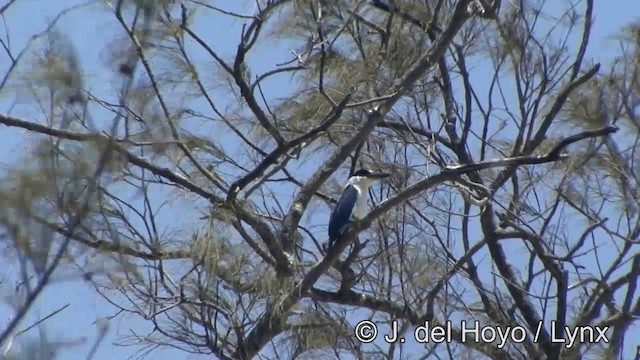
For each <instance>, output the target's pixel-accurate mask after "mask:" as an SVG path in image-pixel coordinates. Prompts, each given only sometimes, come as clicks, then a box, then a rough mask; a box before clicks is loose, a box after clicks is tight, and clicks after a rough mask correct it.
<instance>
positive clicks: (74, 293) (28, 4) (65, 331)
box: [0, 0, 640, 360]
mask: <svg viewBox="0 0 640 360" xmlns="http://www.w3.org/2000/svg"><path fill="white" fill-rule="evenodd" d="M82 3H83V2H79V1H72V0H59V1H47V0H19V1H18V3H17V4H16V5H14V6H13V8H11V9H10V11H9V12H8V14H7V18H6V23H7V28H8V29H9V31H10V33H9V35H10V38H11V41H12V50H13V51H16V52H17V51H19V50H20V49H22V47H23V46H24V44H25V43H26V41H27V40H28V39H29V38H30V37H31V36H32V35H34V34H35V33H37V32H40V31H42V30H43V29H45V27H46V26H47V24H48V22H49V21H50V20H51V19H53V18H54V17H55V16H56V15H57V14H58V13H59V12H60V11H62V10H64V9H67V8H69V7H71V6H75V5H78V4H82ZM92 3H94V4H95V3H96V2H92ZM97 3H99V2H97ZM220 3H225V5H224V6H225V7H227V6H228V5H227V4H229V3H232V2H231V1H228V0H227V1H220ZM251 3H252V2H251V1H239V2H238V9H239V10H240V11H241V12H243V13H251V11H252V5H250V4H251ZM243 6H244V8H242V7H243ZM98 8H99V6H96V5H91V6H88V7H86V8H82V9H78V10H76V11H73V12H70V13H69V14H68V15H66V16H65V17H64V19H63V21H61V22H60V24H59V26H57V27H56V29H57V30H58V31H60V32H62V33H64V34H66V35H68V36H69V37H70V39H71V40H72V42H73V44H74V45H75V47H76V49H77V51H78V55H79V57H80V59H81V64H82V66H83V70H84V73H85V75H86V83H87V84H88V87H89V88H90V90H91V91H93V92H95V93H96V94H97V96H98V97H100V96H105V97H108V98H111V99H113V98H114V95H113V91H114V89H117V88H118V86H119V85H118V84H114V83H113V80H112V79H113V77H112V68H111V69H110V68H109V65H110V64H109V63H108V61H107V59H108V56H107V50H106V48H105V47H106V46H105V44H109V43H110V42H111V41H112V34H113V32H114V31H116V30H117V24H116V22H115V21H114V18H113V16H112V15H110V14H109V13H108V12H107V11H105V10H104V8H103V10H99V9H98ZM594 14H595V23H594V28H593V35H592V40H591V42H590V48H589V51H588V54H587V58H593V59H594V60H596V61H601V62H603V63H605V64H606V61H607V60H608V59H610V58H611V57H612V56H613V55H614V54H615V53H616V51H617V50H618V48H617V44H616V43H614V42H611V39H610V36H611V35H615V32H616V31H617V30H618V29H619V28H620V26H622V25H624V24H627V23H629V22H630V21H632V20H633V19H635V18H637V17H638V16H639V14H640V2H637V1H633V0H627V1H619V0H614V1H607V2H605V1H596V4H595V10H594ZM196 24H197V25H195V26H194V27H195V29H194V30H195V32H197V33H202V34H205V36H207V37H209V38H210V39H212V40H211V41H212V42H214V43H215V44H216V48H217V49H218V50H221V52H222V53H223V54H224V55H231V54H233V52H234V51H235V46H236V44H237V38H238V37H237V36H236V34H237V33H238V32H239V30H240V28H241V23H240V22H234V21H229V20H227V19H226V18H223V17H219V16H217V17H216V16H213V17H212V18H211V19H210V20H208V21H200V22H198V23H196ZM230 34H233V35H230ZM289 58H290V54H289V47H288V46H287V44H286V42H282V41H281V42H279V43H278V44H277V45H275V46H273V45H270V46H269V47H263V48H258V49H257V50H255V52H254V54H253V56H252V57H251V58H250V64H251V69H252V73H253V74H259V73H263V72H265V71H268V70H269V69H272V68H274V67H275V65H276V64H277V63H281V62H283V61H284V60H288V59H289ZM198 59H206V58H205V55H204V54H202V53H200V55H196V59H194V62H196V63H198ZM207 61H209V60H208V59H207ZM6 67H7V59H6V58H5V57H4V55H1V56H0V71H4V69H5V68H6ZM277 79H278V80H276V81H273V82H271V83H269V84H268V86H269V87H270V89H276V93H273V92H271V93H272V96H274V97H277V96H278V95H283V94H285V93H286V89H287V88H288V87H290V86H291V85H290V84H289V83H288V78H287V77H286V76H285V77H279V78H277ZM477 81H482V78H481V76H479V77H478V79H477ZM278 82H281V83H278ZM279 88H280V89H282V93H281V94H277V89H279ZM14 90H15V89H14ZM0 112H2V113H9V112H10V113H11V115H13V116H18V117H25V118H32V117H34V116H35V117H36V118H38V116H39V115H38V111H37V109H35V108H34V107H33V106H30V105H28V104H26V103H23V102H21V101H20V98H19V97H16V96H14V94H13V93H8V92H7V90H5V93H3V94H0ZM28 139H30V136H28V135H27V134H25V132H24V131H22V130H17V129H7V128H6V127H0V150H2V151H0V164H11V163H14V162H15V160H16V159H17V158H18V154H20V151H22V150H23V149H24V146H23V145H22V143H23V142H25V141H27V140H28ZM303 170H304V172H306V173H309V172H311V171H313V170H315V169H314V168H306V169H303ZM283 202H284V205H288V203H287V202H288V199H287V200H283ZM181 206H184V204H182V205H181ZM172 211H173V212H172ZM175 211H176V210H175V208H174V210H166V211H164V212H163V213H162V214H161V215H160V218H161V219H162V218H164V219H166V220H167V221H169V220H171V222H174V221H173V220H174V219H175ZM184 222H185V224H188V221H186V220H184ZM174 223H175V222H174ZM174 225H175V224H174ZM321 230H322V229H321ZM514 251H515V250H514ZM66 304H70V305H69V306H68V307H67V308H66V309H65V310H63V311H62V312H61V313H60V314H58V315H56V316H55V317H54V318H52V319H50V320H48V321H47V322H46V323H45V324H46V329H47V330H48V332H49V333H50V334H51V335H53V337H54V338H56V339H59V340H60V341H75V340H78V339H86V341H85V342H83V343H80V345H78V346H74V347H72V348H70V349H69V350H66V351H64V352H63V353H62V354H61V356H60V358H65V359H76V358H84V357H85V356H86V355H85V354H87V352H88V351H89V349H90V348H91V346H92V345H93V340H94V339H95V337H96V334H97V332H98V328H97V325H96V322H98V323H99V324H102V323H104V320H102V319H104V318H105V317H107V316H110V315H113V308H111V307H110V306H109V305H108V304H106V302H105V301H104V300H103V299H102V298H101V297H100V296H98V295H97V294H95V292H94V291H93V290H92V289H91V288H89V287H87V286H86V285H84V284H83V283H82V282H81V281H77V280H74V279H70V280H69V279H65V280H63V281H61V282H59V283H56V284H55V286H52V287H51V288H49V289H48V290H46V291H45V292H44V293H43V294H42V295H41V297H40V299H39V301H38V304H37V305H38V306H37V311H36V312H34V313H33V314H31V316H30V317H28V318H27V319H26V320H25V321H24V322H23V323H22V325H21V326H20V327H19V328H20V329H23V328H24V327H26V326H27V325H29V324H31V323H33V322H34V321H35V319H37V318H38V317H42V316H46V315H47V314H49V313H50V312H51V311H54V310H56V309H58V308H60V307H62V306H64V305H66ZM7 316H8V313H7V309H6V308H2V307H0V319H4V318H6V317H7ZM108 324H109V328H108V335H107V337H106V338H105V339H104V341H103V343H102V345H101V346H100V348H99V350H98V352H97V353H96V356H95V357H94V359H98V360H103V359H120V358H127V357H128V356H132V355H133V356H134V357H135V356H136V355H140V354H141V353H136V351H139V350H140V349H136V348H131V347H119V346H113V345H111V343H112V342H113V341H114V340H115V339H116V338H117V337H118V336H122V335H127V334H129V333H130V332H132V331H134V332H139V333H143V332H144V331H147V330H149V327H148V324H146V323H145V322H144V321H141V320H139V319H131V318H128V317H124V318H120V317H118V318H116V319H115V320H110V321H109V323H108ZM627 345H628V344H627ZM153 358H156V359H174V358H185V354H184V353H182V352H179V351H176V350H170V349H169V350H160V351H158V352H155V353H154V355H153ZM186 358H190V359H197V358H199V357H198V356H195V355H188V356H187V357H186ZM202 358H205V357H202ZM207 358H208V357H207Z"/></svg>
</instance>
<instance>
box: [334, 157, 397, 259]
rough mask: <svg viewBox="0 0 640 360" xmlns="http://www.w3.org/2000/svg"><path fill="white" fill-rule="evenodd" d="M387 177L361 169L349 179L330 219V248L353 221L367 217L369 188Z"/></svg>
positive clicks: (383, 174) (380, 173) (381, 173)
mask: <svg viewBox="0 0 640 360" xmlns="http://www.w3.org/2000/svg"><path fill="white" fill-rule="evenodd" d="M387 176H389V174H387V173H383V172H376V173H374V172H371V171H369V170H366V169H360V170H358V171H356V172H354V173H353V174H352V175H351V177H349V182H347V185H346V186H345V188H344V191H342V196H340V200H338V203H337V204H336V207H335V208H334V209H333V212H332V213H331V218H330V219H329V246H328V248H331V246H333V244H334V243H335V242H336V240H338V238H340V236H341V235H342V234H343V233H344V232H345V231H346V230H347V227H348V225H349V224H350V223H351V222H352V221H353V220H355V219H362V218H364V217H365V216H366V215H367V210H368V209H367V200H368V199H369V186H371V185H372V184H373V183H374V182H375V181H379V180H381V179H384V178H386V177H387ZM327 250H328V249H327Z"/></svg>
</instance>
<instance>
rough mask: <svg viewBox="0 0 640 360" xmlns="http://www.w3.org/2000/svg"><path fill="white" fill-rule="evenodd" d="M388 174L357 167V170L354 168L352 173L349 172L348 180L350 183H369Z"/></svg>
mask: <svg viewBox="0 0 640 360" xmlns="http://www.w3.org/2000/svg"><path fill="white" fill-rule="evenodd" d="M388 176H389V174H387V173H384V172H373V171H371V170H367V169H359V170H356V171H355V172H354V173H353V174H351V176H350V177H349V182H350V183H352V184H356V183H366V184H371V183H373V182H374V181H377V180H381V179H384V178H386V177H388Z"/></svg>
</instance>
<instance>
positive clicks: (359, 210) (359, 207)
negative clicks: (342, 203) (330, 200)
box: [352, 186, 369, 219]
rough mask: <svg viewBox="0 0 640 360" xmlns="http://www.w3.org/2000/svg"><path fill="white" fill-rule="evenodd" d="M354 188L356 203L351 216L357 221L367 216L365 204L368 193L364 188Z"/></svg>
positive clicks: (366, 205)
mask: <svg viewBox="0 0 640 360" xmlns="http://www.w3.org/2000/svg"><path fill="white" fill-rule="evenodd" d="M355 188H356V189H357V190H358V201H356V206H355V208H354V209H353V212H352V215H353V216H354V217H356V218H358V219H362V218H363V217H365V216H366V215H367V211H368V210H369V209H368V204H367V200H368V197H369V192H368V191H367V188H366V187H365V188H361V187H360V186H356V187H355Z"/></svg>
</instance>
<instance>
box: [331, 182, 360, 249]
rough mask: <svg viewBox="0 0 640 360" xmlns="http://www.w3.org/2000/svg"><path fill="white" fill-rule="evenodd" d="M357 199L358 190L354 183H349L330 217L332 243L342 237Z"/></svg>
mask: <svg viewBox="0 0 640 360" xmlns="http://www.w3.org/2000/svg"><path fill="white" fill-rule="evenodd" d="M357 200H358V190H357V189H356V188H355V187H353V186H352V185H347V187H346V188H345V189H344V191H343V192H342V196H340V200H338V204H336V207H335V208H334V209H333V212H332V213H331V219H329V243H330V244H331V243H332V242H333V241H335V240H336V239H338V238H339V237H340V235H341V231H342V229H343V227H344V226H345V225H346V224H347V223H348V222H349V219H350V217H351V212H352V211H353V208H354V207H355V205H356V201H357Z"/></svg>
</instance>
